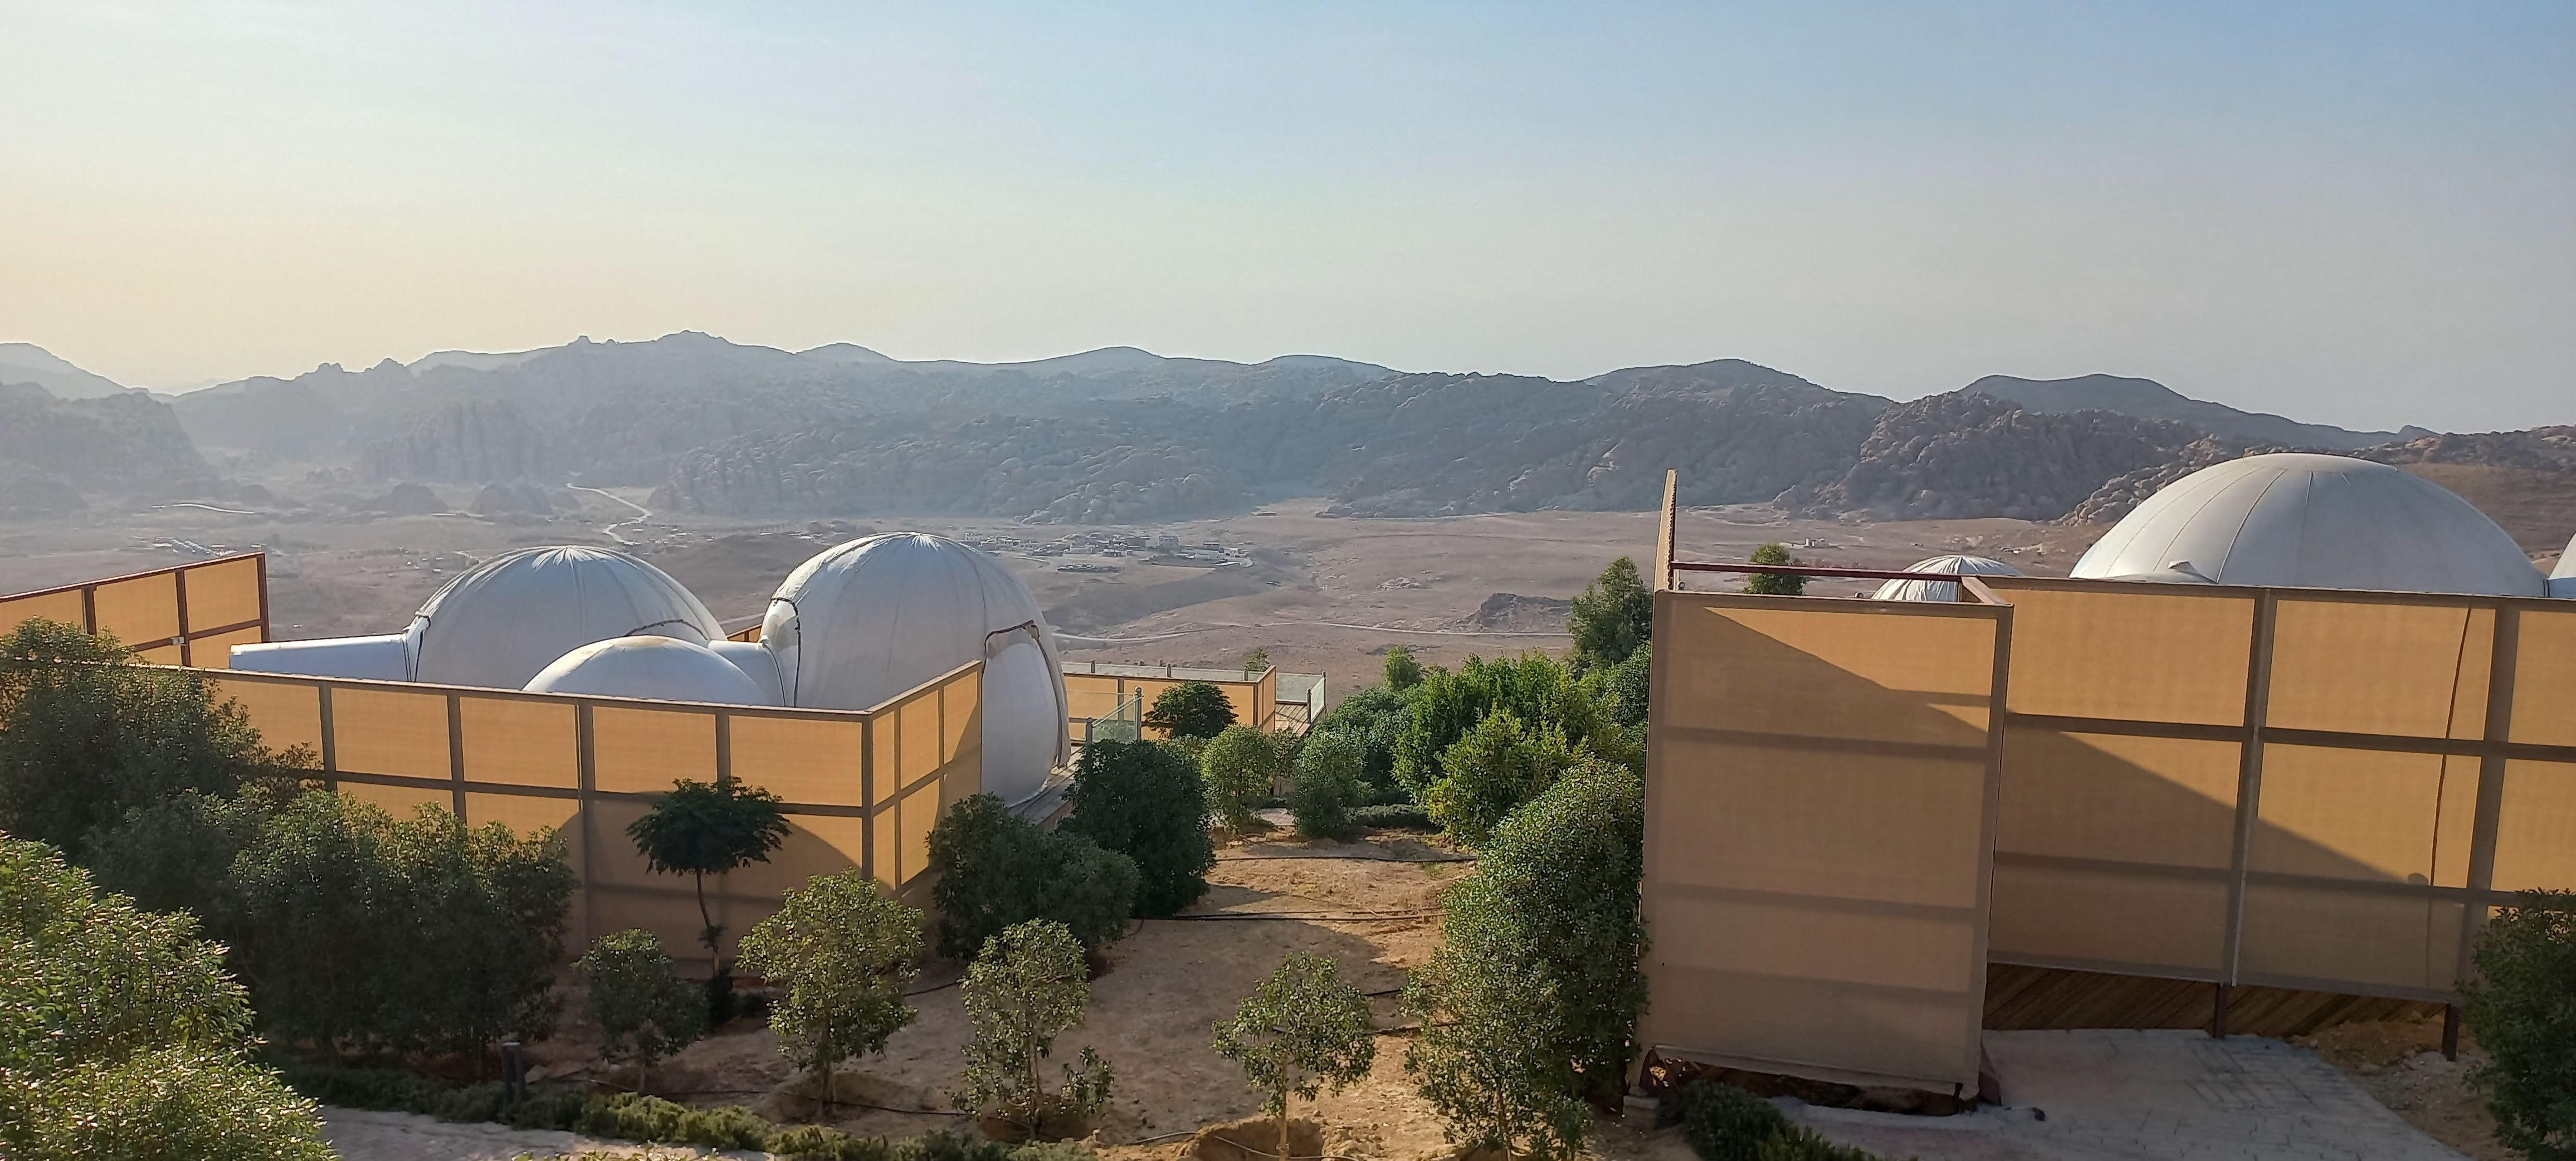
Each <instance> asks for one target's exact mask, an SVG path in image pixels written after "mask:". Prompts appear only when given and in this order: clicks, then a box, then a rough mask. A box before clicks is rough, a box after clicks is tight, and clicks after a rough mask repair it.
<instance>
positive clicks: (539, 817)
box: [465, 793, 581, 865]
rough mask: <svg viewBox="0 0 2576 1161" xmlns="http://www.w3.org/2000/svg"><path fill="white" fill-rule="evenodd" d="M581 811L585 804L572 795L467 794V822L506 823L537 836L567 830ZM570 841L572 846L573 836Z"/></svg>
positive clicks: (479, 824)
mask: <svg viewBox="0 0 2576 1161" xmlns="http://www.w3.org/2000/svg"><path fill="white" fill-rule="evenodd" d="M580 812H581V804H580V803H578V802H575V801H573V800H572V799H569V798H538V797H535V796H533V795H526V794H474V793H469V794H467V795H466V796H465V823H466V825H468V826H483V825H486V824H488V823H495V822H498V823H505V824H507V825H508V826H509V828H510V829H511V830H514V831H517V832H519V833H520V834H522V835H533V834H535V833H537V832H538V831H540V830H543V829H545V828H547V827H553V828H555V829H557V830H563V829H565V828H566V827H568V826H569V825H571V823H572V820H573V816H574V815H576V814H579V813H580ZM566 840H567V843H566V845H567V847H569V845H570V843H569V840H570V836H569V835H567V836H566ZM576 865H577V864H576Z"/></svg>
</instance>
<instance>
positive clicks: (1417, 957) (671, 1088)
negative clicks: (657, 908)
mask: <svg viewBox="0 0 2576 1161" xmlns="http://www.w3.org/2000/svg"><path fill="white" fill-rule="evenodd" d="M1219 854H1220V860H1221V861H1220V862H1219V863H1218V865H1217V868H1216V871H1215V873H1214V874H1212V875H1211V876H1210V881H1211V883H1212V884H1213V885H1214V889H1213V890H1211V891H1210V893H1209V895H1208V896H1207V898H1205V899H1203V900H1201V901H1200V903H1199V904H1198V905H1197V906H1195V907H1193V908H1191V909H1190V911H1189V912H1188V913H1187V914H1190V915H1200V916H1206V915H1229V914H1232V915H1241V914H1249V913H1276V912H1289V913H1299V914H1312V913H1323V914H1327V915H1332V916H1354V915H1384V916H1393V917H1396V918H1386V919H1352V918H1336V919H1316V918H1299V919H1235V920H1207V919H1198V920H1164V921H1149V922H1145V923H1142V924H1140V925H1139V926H1138V928H1137V930H1136V931H1135V932H1134V933H1133V934H1131V935H1130V936H1129V937H1128V938H1126V939H1125V940H1122V941H1120V942H1119V943H1118V944H1116V945H1114V947H1113V948H1112V950H1111V952H1110V955H1109V957H1108V958H1109V970H1108V971H1107V972H1106V973H1105V974H1103V975H1101V976H1100V977H1099V978H1098V979H1097V980H1095V981H1094V983H1093V985H1092V1000H1091V1007H1090V1018H1089V1020H1088V1021H1087V1022H1086V1023H1085V1024H1084V1026H1083V1027H1082V1028H1080V1029H1078V1030H1076V1031H1075V1032H1073V1033H1070V1034H1068V1035H1067V1036H1066V1037H1065V1038H1064V1039H1063V1040H1061V1041H1059V1042H1058V1045H1057V1048H1056V1051H1057V1053H1058V1055H1059V1056H1061V1057H1066V1058H1070V1057H1071V1056H1073V1055H1074V1054H1076V1053H1079V1052H1080V1050H1081V1049H1082V1048H1084V1047H1086V1046H1087V1047H1092V1048H1096V1049H1098V1050H1099V1051H1100V1052H1101V1054H1102V1055H1104V1056H1106V1057H1107V1058H1108V1060H1109V1062H1110V1065H1111V1067H1112V1068H1113V1069H1114V1070H1115V1072H1116V1083H1115V1085H1114V1089H1113V1094H1112V1097H1111V1107H1110V1111H1109V1113H1108V1114H1107V1115H1106V1116H1105V1117H1104V1118H1103V1120H1102V1123H1101V1124H1100V1126H1099V1130H1098V1134H1097V1143H1098V1144H1099V1145H1101V1146H1103V1147H1104V1148H1105V1149H1106V1151H1107V1152H1108V1153H1109V1154H1110V1155H1111V1156H1112V1157H1134V1158H1143V1157H1147V1156H1153V1157H1172V1156H1178V1155H1179V1154H1180V1153H1181V1152H1182V1150H1183V1149H1184V1147H1185V1146H1186V1145H1187V1143H1188V1142H1187V1139H1186V1134H1188V1133H1189V1132H1192V1131H1195V1130H1197V1129H1198V1128H1200V1127H1201V1126H1204V1125H1209V1124H1215V1123H1220V1122H1226V1121H1233V1120H1236V1119H1239V1118H1243V1117H1247V1116H1252V1115H1255V1114H1257V1113H1258V1112H1259V1107H1260V1098H1259V1097H1258V1096H1257V1095H1256V1094H1255V1093H1254V1092H1253V1091H1252V1090H1251V1089H1250V1088H1248V1087H1246V1086H1245V1084H1244V1082H1243V1074H1242V1072H1241V1070H1240V1069H1239V1068H1238V1067H1236V1066H1235V1065H1234V1064H1232V1063H1230V1062H1228V1061H1226V1060H1224V1059H1222V1058H1220V1057H1218V1056H1217V1055H1216V1052H1215V1049H1214V1047H1213V1046H1212V1043H1211V1041H1212V1039H1213V1035H1214V1025H1215V1023H1216V1022H1217V1021H1218V1020H1219V1019H1220V1018H1223V1017H1224V1016H1227V1015H1230V1014H1231V1013H1232V1012H1233V1010H1234V1008H1235V1006H1236V1005H1237V1004H1239V1003H1241V1002H1242V999H1243V997H1244V996H1246V995H1248V994H1249V993H1250V992H1251V991H1252V989H1253V987H1254V985H1255V984H1257V983H1258V982H1259V980H1260V979H1261V978H1262V977H1263V976H1265V975H1267V974H1269V972H1270V971H1271V970H1272V969H1274V968H1276V967H1277V966H1278V965H1279V961H1280V960H1281V959H1282V958H1284V957H1285V956H1287V955H1288V954H1289V953H1290V952H1298V951H1306V952H1316V953H1320V954H1323V955H1327V956H1330V957H1332V958H1333V960H1334V961H1335V962H1336V963H1338V964H1339V965H1340V966H1341V969H1342V972H1343V975H1344V978H1346V979H1348V980H1350V981H1351V982H1352V983H1353V984H1355V985H1356V986H1358V987H1359V988H1361V989H1362V990H1364V991H1369V992H1374V993H1385V994H1384V995H1381V996H1379V997H1377V998H1376V999H1375V1001H1374V1003H1375V1006H1376V1008H1377V1011H1378V1017H1379V1023H1380V1025H1381V1026H1382V1027H1386V1028H1389V1029H1391V1030H1392V1029H1396V1028H1398V1027H1399V1026H1400V1024H1401V1021H1400V1019H1399V1018H1398V1015H1397V1012H1396V1005H1395V1000H1394V996H1393V993H1394V991H1395V990H1396V989H1397V988H1399V987H1401V986H1402V984H1403V981H1404V971H1405V970H1406V969H1407V968H1410V967H1413V966H1416V965H1418V964H1421V963H1423V962H1424V961H1425V960H1427V959H1428V958H1429V956H1430V954H1431V952H1432V950H1433V949H1434V948H1435V947H1436V946H1437V945H1438V943H1439V940H1440V921H1439V918H1438V916H1437V908H1438V906H1439V894H1440V891H1441V888H1442V886H1443V885H1444V884H1446V883H1450V882H1454V881H1456V880H1457V879H1458V878H1459V877H1461V876H1462V875H1464V874H1465V873H1467V867H1468V864H1463V863H1456V862H1397V861H1391V860H1393V859H1397V858H1432V857H1444V856H1445V855H1446V854H1447V852H1444V851H1442V850H1440V849H1438V848H1436V847H1433V846H1430V845H1428V844H1425V843H1424V842H1422V841H1420V840H1418V839H1415V838H1413V837H1410V836H1401V835H1392V834H1390V835H1380V836H1375V837H1373V838H1372V839H1370V840H1368V841H1364V842H1358V843H1347V844H1344V843H1326V844H1313V845H1309V844H1302V843H1294V842H1284V841H1283V842H1254V843H1251V844H1248V845H1231V846H1228V847H1225V848H1224V849H1222V850H1221V851H1220V852H1219ZM957 975H958V973H957V970H956V969H955V968H954V967H953V966H948V967H945V968H942V969H934V970H933V971H931V972H929V973H926V974H925V975H924V976H923V977H922V978H921V980H919V981H918V982H917V983H916V984H915V985H914V986H915V990H916V991H917V992H919V993H920V994H918V995H916V996H915V997H914V999H913V1001H912V1002H913V1004H914V1006H915V1007H916V1008H917V1009H918V1010H919V1012H920V1016H919V1017H918V1018H917V1019H916V1020H915V1021H914V1022H913V1023H912V1025H911V1026H910V1027H907V1028H905V1029H904V1030H903V1031H902V1032H900V1033H897V1034H896V1035H895V1037H894V1039H893V1041H892V1042H891V1043H890V1044H888V1046H887V1049H886V1052H885V1054H884V1055H883V1056H882V1057H878V1058H872V1059H870V1060H869V1061H867V1062H866V1063H865V1064H863V1065H861V1066H859V1067H858V1068H856V1069H855V1070H851V1071H846V1072H843V1073H841V1074H840V1076H839V1079H838V1080H837V1082H836V1085H835V1088H836V1092H837V1095H838V1096H839V1097H840V1098H841V1099H842V1100H843V1101H845V1102H852V1103H853V1104H864V1105H871V1106H877V1107H873V1108H867V1107H848V1106H845V1107H840V1108H836V1109H833V1110H829V1111H824V1110H820V1109H819V1108H818V1107H817V1104H816V1102H815V1101H814V1100H813V1099H812V1097H813V1093H814V1088H813V1085H812V1084H811V1082H810V1080H808V1079H806V1078H802V1077H799V1076H798V1075H796V1073H795V1071H794V1070H793V1069H792V1068H791V1067H790V1066H789V1065H788V1064H787V1062H786V1061H785V1060H784V1059H782V1058H781V1057H780V1056H779V1055H778V1051H777V1038H776V1037H775V1036H774V1035H773V1034H772V1033H770V1032H769V1031H768V1029H767V1028H765V1027H763V1026H760V1025H758V1024H755V1023H752V1022H750V1021H736V1022H735V1023H734V1024H732V1025H730V1026H729V1027H727V1028H726V1029H725V1030H724V1031H723V1032H722V1033H721V1034H719V1035H717V1036H714V1037H711V1038H709V1039H707V1040H704V1041H701V1042H700V1043H698V1044H696V1045H694V1046H692V1047H691V1048H690V1049H689V1050H688V1051H686V1052H684V1053H682V1054H681V1055H679V1056H678V1057H675V1058H673V1059H671V1060H669V1061H666V1062H664V1063H662V1064H661V1065H658V1066H656V1068H655V1069H654V1070H653V1073H652V1075H651V1076H650V1078H649V1083H648V1085H647V1089H648V1091H652V1092H656V1093H659V1094H661V1095H664V1096H668V1097H671V1098H673V1099H678V1100H684V1101H687V1102H689V1103H693V1104H701V1105H713V1104H744V1105H748V1106H750V1107H751V1108H753V1109H754V1110H756V1111H759V1112H760V1113H762V1114H763V1115H765V1116H769V1117H771V1118H772V1119H775V1120H782V1121H785V1120H798V1121H805V1120H814V1121H821V1122H824V1123H829V1124H835V1125H838V1126H839V1127H841V1128H843V1129H845V1130H847V1131H849V1132H851V1133H856V1134H866V1135H884V1136H906V1135H911V1134H915V1133H920V1132H923V1131H926V1130H929V1129H932V1128H938V1127H942V1126H946V1125H953V1124H955V1123H956V1117H955V1115H954V1114H953V1112H951V1111H950V1110H951V1109H952V1108H953V1102H952V1101H951V1100H950V1099H949V1096H948V1093H949V1091H950V1090H951V1089H952V1088H953V1086H954V1085H955V1084H956V1082H957V1075H958V1070H959V1068H960V1061H961V1052H962V1049H963V1046H964V1044H965V1041H966V1039H967V1024H966V1017H965V1011H964V1007H963V1005H962V1003H961V1001H960V999H959V995H958V989H957V988H955V987H954V986H950V985H951V984H953V981H955V979H956V978H957ZM1405 1043H1406V1037H1405V1036H1404V1035H1403V1034H1402V1033H1401V1032H1400V1031H1390V1032H1389V1033H1388V1034H1386V1035H1384V1036H1382V1037H1381V1038H1380V1040H1379V1055H1378V1060H1377V1065H1376V1068H1375V1069H1374V1071H1373V1072H1372V1073H1371V1075H1370V1077H1369V1078H1368V1079H1367V1080H1366V1081H1364V1082H1362V1083H1361V1084H1359V1085H1356V1086H1354V1087H1352V1088H1351V1089H1349V1090H1346V1091H1345V1092H1343V1093H1340V1094H1337V1095H1333V1096H1329V1097H1326V1098H1324V1099H1323V1100H1321V1101H1319V1102H1317V1103H1315V1104H1313V1105H1311V1106H1301V1110H1300V1112H1301V1115H1305V1116H1311V1117H1312V1118H1313V1119H1315V1120H1316V1121H1318V1122H1320V1123H1321V1124H1322V1125H1323V1127H1324V1131H1325V1139H1326V1141H1327V1143H1328V1144H1330V1145H1333V1146H1335V1151H1337V1152H1346V1153H1350V1152H1356V1153H1360V1154H1365V1155H1367V1156H1369V1157H1372V1158H1388V1159H1390V1161H1401V1159H1404V1158H1416V1157H1434V1156H1445V1155H1446V1152H1447V1150H1446V1147H1445V1145H1444V1143H1443V1141H1442V1136H1441V1130H1440V1127H1439V1123H1438V1122H1437V1120H1436V1119H1434V1118H1433V1116H1432V1115H1431V1112H1430V1109H1429V1108H1428V1106H1426V1105H1424V1104H1423V1103H1422V1101H1421V1099H1420V1098H1419V1097H1417V1096H1416V1095H1415V1094H1414V1092H1413V1088H1412V1086H1411V1085H1410V1084H1409V1083H1408V1082H1407V1081H1406V1080H1405V1078H1404V1074H1403V1067H1402V1061H1403V1051H1404V1045H1405ZM593 1049H594V1042H593V1041H592V1040H591V1039H590V1038H589V1037H587V1036H583V1035H580V1034H578V1033H575V1034H573V1035H569V1036H566V1037H563V1038H560V1039H559V1040H557V1041H554V1042H549V1043H547V1044H542V1045H538V1046H535V1050H534V1057H535V1060H536V1062H537V1063H538V1064H539V1065H540V1066H541V1067H543V1068H544V1069H545V1070H546V1071H545V1072H544V1073H543V1074H542V1075H544V1076H546V1077H551V1078H557V1079H585V1080H600V1079H614V1080H618V1081H622V1080H625V1079H627V1076H626V1074H625V1073H624V1072H623V1071H619V1072H615V1073H611V1072H610V1071H608V1070H607V1069H605V1068H603V1067H602V1066H601V1065H600V1064H599V1062H598V1061H597V1059H596V1057H595V1054H594V1051H593ZM1173 1134H1182V1136H1174V1135H1173Z"/></svg>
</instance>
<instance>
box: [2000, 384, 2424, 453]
mask: <svg viewBox="0 0 2576 1161" xmlns="http://www.w3.org/2000/svg"><path fill="white" fill-rule="evenodd" d="M1967 389H1968V390H1970V391H1974V392H1976V393H1978V394H1980V395H1992V396H1994V397H1995V398H1997V399H2001V400H2004V401H2006V402H2009V403H2012V404H2014V405H2016V406H2018V407H2020V408H2021V409H2022V410H2024V411H2033V412H2039V413H2042V414H2048V415H2056V414H2062V413H2065V412H2070V411H2110V412H2116V413H2118V414H2121V415H2127V416H2134V417H2136V418H2139V419H2163V420H2170V421H2172V422H2175V423H2180V424H2182V425H2184V426H2186V427H2190V428H2192V429H2194V430H2197V431H2204V432H2208V433H2209V434H2211V435H2215V436H2219V437H2221V438H2225V439H2233V440H2237V441H2239V442H2243V443H2248V444H2258V443H2259V444H2277V445H2280V446H2282V447H2308V448H2318V449H2321V450H2325V451H2352V450H2354V449H2356V448H2365V447H2377V446H2379V445H2380V444H2383V443H2389V442H2391V441H2395V440H2404V439H2413V438H2416V437H2418V436H2425V435H2431V434H2433V433H2431V432H2429V431H2426V430H2424V429H2423V428H2420V427H2409V428H2407V429H2405V430H2404V431H2349V430H2346V429H2344V428H2340V427H2335V426H2332V425H2330V424H2323V423H2301V422H2299V421H2297V420H2295V419H2285V418H2283V417H2281V416H2278V415H2272V414H2268V413H2265V412H2257V411H2239V410H2237V409H2236V408H2233V407H2229V406H2227V405H2226V404H2224V403H2211V402H2209V401H2207V400H2203V399H2193V398H2191V397H2189V396H2187V395H2184V394H2183V393H2181V392H2179V391H2176V390H2174V389H2173V388H2171V387H2167V386H2165V385H2164V384H2162V383H2158V382H2156V381H2155V380H2153V379H2132V378H2128V377H2125V376H2121V375H2080V376H2077V377H2075V378H2073V379H2022V378H2018V377H2015V376H2012V375H1988V376H1986V377H1985V378H1983V379H1979V380H1977V381H1976V382H1974V383H1970V384H1968V388H1967Z"/></svg>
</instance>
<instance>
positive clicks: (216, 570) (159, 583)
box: [0, 553, 268, 669]
mask: <svg viewBox="0 0 2576 1161" xmlns="http://www.w3.org/2000/svg"><path fill="white" fill-rule="evenodd" d="M266 568H267V558H266V557H265V556H264V555H263V554H260V553H250V554H247V555H242V556H229V557H223V558H220V559H216V560H208V561H200V562H197V563H194V564H184V565H175V566H173V567H170V568H162V569H153V570H151V571H149V572H139V573H134V574H131V575H128V576H121V577H110V578H106V579H103V580H96V581H90V582H86V583H83V584H77V585H66V586H63V587H61V588H55V589H43V590H39V591H36V592H29V593H18V594H14V595H9V596H0V633H7V632H9V631H10V630H12V629H15V628H17V627H18V626H19V625H21V624H23V623H25V622H27V621H30V620H34V619H37V618H43V619H45V620H49V621H60V622H62V623H64V624H67V625H78V626H80V627H81V628H83V629H86V630H88V631H90V632H93V633H104V634H107V635H110V636H113V637H115V638H116V639H117V640H118V641H119V642H121V643H123V644H124V645H125V646H126V647H127V648H130V649H132V650H133V651H134V653H135V655H136V656H137V657H139V658H141V659H142V660H145V661H149V662H152V663H154V664H158V665H182V664H185V665H194V666H198V667H200V668H208V669H222V668H225V667H226V666H227V665H228V664H230V661H231V649H232V647H233V646H235V645H246V644H251V643H254V642H259V641H265V640H267V639H268V601H267V596H266V594H267V580H266V575H267V574H266V571H265V570H266Z"/></svg>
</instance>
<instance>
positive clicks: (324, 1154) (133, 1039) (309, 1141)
mask: <svg viewBox="0 0 2576 1161" xmlns="http://www.w3.org/2000/svg"><path fill="white" fill-rule="evenodd" d="M222 959H223V949H222V948H220V947H218V946H216V945H214V944H211V943H206V942H203V941H200V940H198V939H197V938H196V921H195V920H194V919H193V918H191V917H190V916H187V915H185V914H168V915H165V914H155V913H152V912H147V911H141V910H138V909H137V908H135V907H134V905H133V903H132V902H131V901H130V900H127V899H125V898H123V897H121V896H115V895H109V896H105V897H103V898H102V897H100V896H97V895H95V894H94V893H93V892H92V890H91V887H90V883H89V880H88V879H87V878H86V877H85V876H83V875H82V874H81V873H80V872H78V871H75V870H73V869H71V868H70V867H68V866H65V865H64V864H63V861H62V859H61V858H60V857H59V856H58V855H56V854H55V853H54V851H53V850H52V849H50V848H49V847H47V846H45V845H44V844H41V843H34V842H19V841H7V840H0V964H6V965H8V970H6V971H0V1155H6V1156H8V1157H11V1158H15V1159H23V1161H75V1159H82V1161H85V1159H87V1158H97V1157H106V1158H136V1159H147V1158H152V1159H157V1158H173V1159H175V1158H191V1159H203V1161H324V1159H327V1158H329V1157H331V1156H332V1153H331V1149H330V1146H329V1145H328V1144H326V1143H325V1142H324V1141H323V1139H322V1126H321V1120H320V1109H319V1108H318V1107H316V1106H315V1105H314V1104H313V1103H312V1102H311V1101H308V1100H305V1099H304V1098H302V1097H299V1096H297V1095H295V1093H294V1092H293V1091H291V1090H289V1089H288V1088H287V1087H286V1085H285V1083H284V1082H282V1081H280V1080H279V1079H278V1077H277V1074H276V1073H274V1072H271V1071H269V1070H268V1069H265V1068H261V1067H259V1066H257V1065H255V1064H252V1063H251V1062H250V1061H249V1060H248V1059H246V1057H245V1055H244V1054H245V1051H246V1050H247V1049H248V1047H249V1046H250V1041H249V1038H248V1030H249V1026H250V1008H249V1005H248V1003H247V1002H246V999H245V997H244V996H243V993H242V990H241V988H240V986H239V985H237V984H235V983H233V982H232V981H231V980H229V979H227V978H225V976H224V974H223V970H222Z"/></svg>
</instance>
